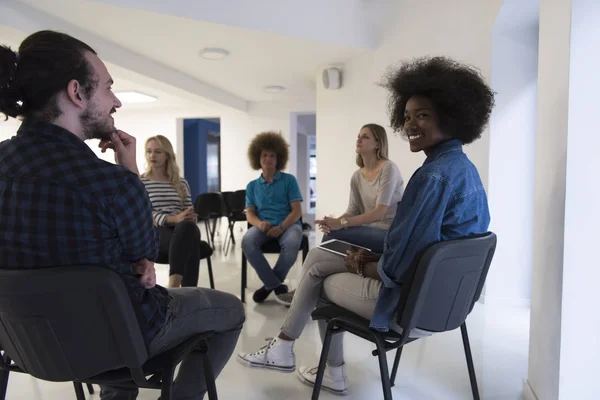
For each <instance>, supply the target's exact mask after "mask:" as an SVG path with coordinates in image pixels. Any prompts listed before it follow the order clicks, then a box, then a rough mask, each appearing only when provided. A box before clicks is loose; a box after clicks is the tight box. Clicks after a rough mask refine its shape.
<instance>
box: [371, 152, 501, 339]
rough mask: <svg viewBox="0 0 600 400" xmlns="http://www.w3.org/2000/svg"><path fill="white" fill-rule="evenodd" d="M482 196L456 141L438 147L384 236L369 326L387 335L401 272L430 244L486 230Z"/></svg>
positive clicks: (476, 177) (415, 177)
mask: <svg viewBox="0 0 600 400" xmlns="http://www.w3.org/2000/svg"><path fill="white" fill-rule="evenodd" d="M489 223H490V214H489V210H488V203H487V196H486V194H485V190H484V188H483V184H482V183H481V179H480V177H479V173H478V172H477V168H475V166H474V165H473V163H471V161H470V160H469V159H468V158H467V156H466V154H465V153H464V152H463V150H462V144H461V142H460V141H458V140H450V141H447V142H444V143H441V144H439V145H438V146H437V147H435V148H434V149H433V151H432V152H431V153H430V154H429V156H428V157H427V159H426V160H425V163H424V164H423V166H422V167H421V168H419V169H418V170H417V171H416V172H415V173H414V175H413V176H412V178H411V179H410V182H409V183H408V185H407V187H406V191H405V192H404V196H403V197H402V200H401V201H400V203H399V204H398V210H397V212H396V216H395V217H394V221H393V222H392V226H391V227H390V229H389V231H388V233H387V236H386V238H385V244H384V251H383V255H382V257H381V259H380V260H379V263H378V266H377V270H378V272H379V276H380V277H381V280H382V281H383V284H382V286H381V290H380V291H379V297H378V298H377V304H376V306H375V311H374V312H373V317H372V318H371V328H373V329H376V330H379V331H388V330H389V323H390V321H391V320H392V319H393V318H394V317H395V313H396V309H397V306H398V301H399V298H400V290H401V286H402V283H403V281H404V279H405V278H406V274H407V272H408V271H409V269H410V267H411V266H412V265H413V263H414V262H415V258H416V257H417V256H418V255H419V253H420V252H421V251H422V250H423V249H424V248H425V247H427V246H428V245H429V244H431V243H433V242H438V241H443V240H451V239H458V238H461V237H465V236H470V235H474V234H479V233H485V232H487V229H488V226H489Z"/></svg>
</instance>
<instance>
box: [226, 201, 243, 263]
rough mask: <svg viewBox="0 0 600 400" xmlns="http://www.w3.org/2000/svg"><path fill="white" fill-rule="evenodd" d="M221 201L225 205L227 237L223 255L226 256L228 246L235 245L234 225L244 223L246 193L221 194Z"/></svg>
mask: <svg viewBox="0 0 600 400" xmlns="http://www.w3.org/2000/svg"><path fill="white" fill-rule="evenodd" d="M223 199H224V200H225V203H226V204H227V222H228V225H227V229H228V231H229V236H228V238H227V240H226V241H225V255H227V251H228V249H229V244H230V243H233V244H234V245H235V236H234V232H233V228H234V227H235V223H236V222H242V221H246V191H245V190H236V191H235V192H223Z"/></svg>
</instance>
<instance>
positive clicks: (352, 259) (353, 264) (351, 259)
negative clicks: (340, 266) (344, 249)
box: [344, 251, 360, 274]
mask: <svg viewBox="0 0 600 400" xmlns="http://www.w3.org/2000/svg"><path fill="white" fill-rule="evenodd" d="M357 254H358V253H357V252H354V251H349V252H348V255H347V256H346V257H345V258H344V263H345V264H346V268H348V272H350V273H351V274H358V267H359V265H360V261H359V260H357V259H356V256H357Z"/></svg>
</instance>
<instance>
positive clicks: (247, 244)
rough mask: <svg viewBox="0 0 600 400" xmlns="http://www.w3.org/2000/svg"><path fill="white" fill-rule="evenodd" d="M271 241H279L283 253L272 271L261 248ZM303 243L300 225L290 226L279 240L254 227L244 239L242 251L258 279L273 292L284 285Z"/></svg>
mask: <svg viewBox="0 0 600 400" xmlns="http://www.w3.org/2000/svg"><path fill="white" fill-rule="evenodd" d="M270 240H277V241H279V245H280V246H281V253H280V254H279V258H278V259H277V263H276V264H275V267H274V268H273V269H271V266H270V265H269V262H268V261H267V259H266V258H265V256H264V254H263V253H262V250H261V249H260V248H261V246H262V245H263V244H265V243H267V242H268V241H270ZM301 243H302V228H301V227H300V224H294V225H292V226H290V227H289V228H288V229H287V230H286V231H285V232H283V234H282V235H281V236H280V237H278V238H277V239H273V238H271V237H269V236H267V234H266V233H263V232H261V231H260V230H259V229H258V228H257V227H255V226H253V227H252V228H250V229H248V232H246V234H245V235H244V238H243V239H242V250H243V251H244V254H245V255H246V258H247V259H248V262H249V263H250V265H252V268H254V270H255V271H256V273H257V274H258V277H259V278H260V280H261V281H262V282H263V284H264V285H265V289H267V290H273V289H275V288H276V287H278V286H279V285H281V284H282V283H283V281H284V280H285V277H286V276H287V274H288V272H289V271H290V269H291V268H292V266H293V265H294V263H295V262H296V259H297V258H298V251H300V244H301Z"/></svg>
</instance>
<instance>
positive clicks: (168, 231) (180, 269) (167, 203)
mask: <svg viewBox="0 0 600 400" xmlns="http://www.w3.org/2000/svg"><path fill="white" fill-rule="evenodd" d="M145 148H146V161H147V162H148V169H147V170H146V172H145V173H144V174H142V182H143V183H144V185H145V186H146V190H147V191H148V196H149V197H150V201H151V202H152V215H153V216H154V222H155V224H156V225H157V226H158V236H159V244H160V246H159V248H160V250H159V251H160V254H163V255H167V254H168V258H169V267H170V270H169V287H170V288H175V287H180V286H197V285H198V269H199V267H200V229H198V225H196V221H197V215H196V213H195V212H194V207H193V206H192V200H191V195H190V186H189V184H188V183H187V181H186V180H185V179H183V178H181V177H180V176H179V167H178V166H177V162H176V161H175V152H174V151H173V146H172V145H171V142H170V141H169V139H167V138H166V137H164V136H162V135H157V136H154V137H151V138H149V139H148V140H146V146H145Z"/></svg>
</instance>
